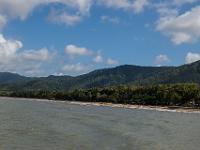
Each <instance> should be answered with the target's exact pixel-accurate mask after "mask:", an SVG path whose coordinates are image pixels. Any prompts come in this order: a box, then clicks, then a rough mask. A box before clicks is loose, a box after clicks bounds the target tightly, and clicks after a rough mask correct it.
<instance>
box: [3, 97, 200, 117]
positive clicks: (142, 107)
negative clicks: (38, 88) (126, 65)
mask: <svg viewBox="0 0 200 150" xmlns="http://www.w3.org/2000/svg"><path fill="white" fill-rule="evenodd" d="M1 98H6V99H10V100H12V99H15V100H22V101H38V102H54V103H66V104H72V105H80V106H97V107H112V108H125V109H135V110H151V111H160V112H178V113H198V114H200V109H197V108H190V107H181V106H179V107H176V106H174V107H173V106H146V105H131V104H114V103H105V102H80V101H63V100H48V99H36V98H19V97H0V100H1Z"/></svg>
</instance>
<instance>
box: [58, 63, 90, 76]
mask: <svg viewBox="0 0 200 150" xmlns="http://www.w3.org/2000/svg"><path fill="white" fill-rule="evenodd" d="M88 70H89V66H87V65H84V64H81V63H77V64H66V65H65V66H64V67H63V68H62V71H64V72H65V73H67V74H76V73H85V72H86V71H88Z"/></svg>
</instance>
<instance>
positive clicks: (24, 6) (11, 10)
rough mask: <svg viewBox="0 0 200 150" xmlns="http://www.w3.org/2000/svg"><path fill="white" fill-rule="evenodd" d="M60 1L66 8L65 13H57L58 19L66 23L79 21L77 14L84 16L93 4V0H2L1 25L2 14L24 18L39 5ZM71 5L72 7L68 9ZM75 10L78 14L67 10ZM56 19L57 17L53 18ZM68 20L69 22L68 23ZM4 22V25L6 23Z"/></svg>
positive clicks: (7, 16)
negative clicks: (69, 12) (71, 13)
mask: <svg viewBox="0 0 200 150" xmlns="http://www.w3.org/2000/svg"><path fill="white" fill-rule="evenodd" d="M53 3H59V4H62V5H64V6H65V7H66V8H65V10H64V12H63V13H60V16H59V14H57V15H56V16H57V17H58V19H57V20H56V22H57V21H59V20H60V21H61V23H65V24H66V25H71V24H72V23H68V22H70V21H71V22H73V23H77V21H75V20H77V18H76V17H75V16H79V17H83V16H85V15H87V14H88V13H89V10H90V7H91V5H92V0H29V1H28V2H27V0H0V16H1V17H0V25H1V24H2V16H4V18H3V19H4V21H3V22H4V24H5V18H7V20H8V19H9V20H10V19H16V18H19V19H21V20H24V19H26V18H27V16H29V14H30V13H31V12H32V11H33V10H34V9H36V8H37V7H39V6H46V5H48V4H53ZM69 7H70V9H68V8H69ZM72 9H73V10H74V11H73V12H74V13H75V14H76V15H69V14H68V13H67V10H72ZM53 20H55V18H54V19H53ZM66 22H67V23H66ZM4 24H3V25H4Z"/></svg>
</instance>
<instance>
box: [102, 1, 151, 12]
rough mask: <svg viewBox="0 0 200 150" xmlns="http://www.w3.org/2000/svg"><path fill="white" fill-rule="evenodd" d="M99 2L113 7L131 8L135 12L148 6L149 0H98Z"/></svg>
mask: <svg viewBox="0 0 200 150" xmlns="http://www.w3.org/2000/svg"><path fill="white" fill-rule="evenodd" d="M98 3H99V4H101V5H105V6H107V7H111V8H117V9H124V10H131V11H134V12H135V13H139V12H141V11H143V9H144V8H145V7H146V6H148V4H149V1H148V0H98Z"/></svg>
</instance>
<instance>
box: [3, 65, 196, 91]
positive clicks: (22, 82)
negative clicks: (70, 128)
mask: <svg viewBox="0 0 200 150" xmlns="http://www.w3.org/2000/svg"><path fill="white" fill-rule="evenodd" d="M174 83H198V84H200V62H195V63H192V64H189V65H183V66H179V67H140V66H133V65H124V66H119V67H116V68H110V69H101V70H96V71H93V72H90V73H88V74H84V75H81V76H76V77H71V76H49V77H42V78H36V77H33V78H30V77H24V76H20V75H17V74H12V73H0V90H9V91H15V90H16V89H20V90H45V91H69V90H74V89H77V88H83V89H88V88H103V87H108V86H118V85H138V86H140V85H142V86H143V85H145V86H146V85H147V86H149V85H159V84H174Z"/></svg>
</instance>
